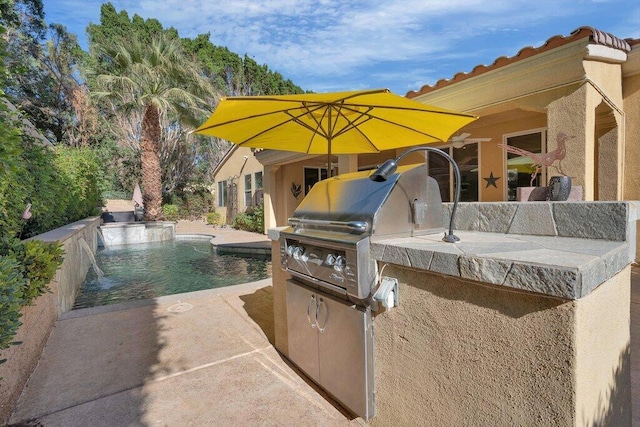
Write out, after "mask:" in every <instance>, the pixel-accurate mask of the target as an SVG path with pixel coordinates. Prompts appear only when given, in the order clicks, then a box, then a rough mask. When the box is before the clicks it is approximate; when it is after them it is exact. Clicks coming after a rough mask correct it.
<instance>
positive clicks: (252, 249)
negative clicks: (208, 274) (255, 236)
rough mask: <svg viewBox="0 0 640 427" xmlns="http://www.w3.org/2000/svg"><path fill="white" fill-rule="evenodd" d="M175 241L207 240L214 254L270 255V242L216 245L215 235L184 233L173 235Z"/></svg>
mask: <svg viewBox="0 0 640 427" xmlns="http://www.w3.org/2000/svg"><path fill="white" fill-rule="evenodd" d="M175 239H176V240H187V239H203V240H207V239H208V240H209V241H210V242H211V246H212V247H213V248H215V250H216V253H218V254H221V255H224V254H246V255H263V256H264V255H271V242H270V241H268V240H264V241H255V242H236V243H216V242H215V239H216V236H215V235H210V234H201V233H200V234H199V233H184V234H182V233H181V234H178V233H176V235H175Z"/></svg>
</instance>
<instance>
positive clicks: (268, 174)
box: [262, 165, 280, 233]
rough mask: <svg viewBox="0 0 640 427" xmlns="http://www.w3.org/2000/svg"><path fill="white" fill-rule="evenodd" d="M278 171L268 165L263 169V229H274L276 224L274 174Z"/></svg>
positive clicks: (276, 167)
mask: <svg viewBox="0 0 640 427" xmlns="http://www.w3.org/2000/svg"><path fill="white" fill-rule="evenodd" d="M278 169H280V166H274V165H269V166H265V168H264V172H265V174H264V182H263V183H262V185H263V190H262V191H263V195H264V229H265V233H266V230H268V229H269V228H273V227H275V226H276V225H277V224H276V212H275V205H276V203H277V202H276V197H277V192H278V190H277V180H276V173H277V172H278Z"/></svg>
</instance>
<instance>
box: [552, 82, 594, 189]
mask: <svg viewBox="0 0 640 427" xmlns="http://www.w3.org/2000/svg"><path fill="white" fill-rule="evenodd" d="M589 116H590V115H589V114H588V111H587V90H586V86H584V85H582V86H580V87H579V88H578V89H577V90H576V91H575V92H573V93H571V94H569V95H567V96H564V97H562V98H559V99H556V100H554V101H553V102H551V103H550V104H549V105H547V124H548V132H547V152H549V151H552V150H555V149H556V148H558V144H557V142H556V137H557V135H558V133H560V132H563V133H565V134H567V135H569V136H573V138H571V139H569V140H568V141H566V149H567V154H566V156H565V158H564V160H562V170H563V171H564V172H565V173H566V174H567V175H568V176H570V177H572V181H573V182H572V185H574V186H578V185H580V186H582V194H583V198H584V200H594V191H593V188H594V176H595V169H594V135H593V132H588V131H587V130H588V128H589V126H588V123H589V122H590V121H592V120H593V116H592V115H591V117H589ZM547 173H548V176H553V175H557V174H558V172H557V171H556V170H555V169H553V168H548V170H547Z"/></svg>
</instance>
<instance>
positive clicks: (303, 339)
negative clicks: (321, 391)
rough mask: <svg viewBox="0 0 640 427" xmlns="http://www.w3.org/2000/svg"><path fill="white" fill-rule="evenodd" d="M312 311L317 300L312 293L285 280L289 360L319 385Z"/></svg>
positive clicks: (316, 341) (314, 310) (316, 334)
mask: <svg viewBox="0 0 640 427" xmlns="http://www.w3.org/2000/svg"><path fill="white" fill-rule="evenodd" d="M316 307H317V296H316V294H315V293H314V292H311V291H310V290H308V289H307V288H305V287H302V286H300V285H299V284H297V283H296V282H294V281H293V280H287V333H288V341H289V358H290V359H291V360H292V361H293V363H295V364H296V365H297V366H298V368H300V369H302V370H303V371H304V373H305V374H307V375H308V376H309V377H310V378H311V379H312V380H314V381H315V382H319V378H320V370H319V364H318V333H317V329H316V326H315V321H316V319H315V316H316Z"/></svg>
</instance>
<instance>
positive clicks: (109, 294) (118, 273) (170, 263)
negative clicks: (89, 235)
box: [73, 239, 271, 309]
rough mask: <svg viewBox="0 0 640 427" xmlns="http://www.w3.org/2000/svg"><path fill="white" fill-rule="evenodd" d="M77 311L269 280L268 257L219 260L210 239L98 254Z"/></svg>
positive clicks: (135, 246) (225, 257) (78, 298)
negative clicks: (95, 268)
mask: <svg viewBox="0 0 640 427" xmlns="http://www.w3.org/2000/svg"><path fill="white" fill-rule="evenodd" d="M95 258H96V263H97V265H98V267H99V268H100V270H102V273H103V274H104V278H99V277H98V275H97V274H96V272H95V271H94V269H93V268H91V269H89V273H88V274H87V277H86V279H85V281H84V283H83V284H82V286H81V288H80V293H79V295H78V297H77V298H76V301H75V304H74V306H73V308H74V309H78V308H86V307H94V306H98V305H108V304H115V303H119V302H124V301H131V300H138V299H147V298H155V297H159V296H163V295H173V294H179V293H183V292H192V291H199V290H203V289H214V288H221V287H225V286H231V285H238V284H241V283H248V282H253V281H256V280H262V279H266V278H269V277H271V257H270V256H259V255H258V256H254V255H252V256H245V255H227V254H225V255H218V254H216V252H215V249H214V248H213V247H212V246H211V243H210V242H209V240H208V239H193V240H171V241H165V242H158V243H145V244H138V245H128V246H119V247H115V248H104V249H102V248H101V249H99V250H98V252H96V254H95Z"/></svg>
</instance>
